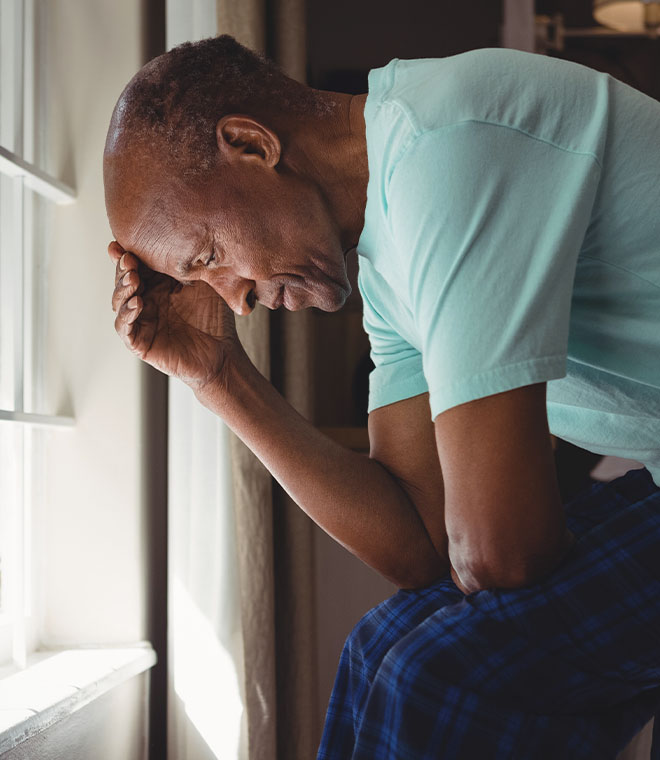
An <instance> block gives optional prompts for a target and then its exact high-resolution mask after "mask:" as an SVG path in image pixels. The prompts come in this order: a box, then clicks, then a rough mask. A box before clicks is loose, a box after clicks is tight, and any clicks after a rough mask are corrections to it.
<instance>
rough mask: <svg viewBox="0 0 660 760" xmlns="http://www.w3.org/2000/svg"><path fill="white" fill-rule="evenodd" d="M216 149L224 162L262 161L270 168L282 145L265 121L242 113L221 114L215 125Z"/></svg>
mask: <svg viewBox="0 0 660 760" xmlns="http://www.w3.org/2000/svg"><path fill="white" fill-rule="evenodd" d="M215 136H216V141H217V144H218V150H219V151H220V155H221V156H222V158H223V159H224V160H225V161H227V162H228V163H233V162H235V161H245V160H248V161H264V162H265V163H266V165H267V166H269V167H273V166H276V165H277V164H278V163H279V160H280V156H281V154H282V144H281V143H280V139H279V137H278V136H277V135H276V134H275V132H273V130H272V129H269V128H268V127H267V126H265V124H262V123H261V122H260V121H257V120H256V119H254V118H253V117H252V116H247V115H245V114H235V113H234V114H228V115H227V116H223V117H222V118H221V119H220V121H219V122H218V123H217V125H216V128H215Z"/></svg>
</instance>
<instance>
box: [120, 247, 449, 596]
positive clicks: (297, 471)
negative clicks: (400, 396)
mask: <svg viewBox="0 0 660 760" xmlns="http://www.w3.org/2000/svg"><path fill="white" fill-rule="evenodd" d="M108 253H109V255H110V257H111V259H112V260H113V261H114V262H115V265H116V268H115V290H114V293H113V297H112V306H113V310H114V311H115V312H116V319H115V328H116V330H117V332H118V334H119V335H120V337H121V338H122V340H123V341H124V343H125V345H126V346H127V347H128V348H129V349H130V350H131V351H132V352H133V353H134V354H135V355H137V356H139V357H140V358H141V359H142V360H143V361H146V362H148V363H149V364H151V365H152V366H154V367H156V368H157V369H159V370H161V371H162V372H165V373H167V374H168V375H173V376H175V377H179V378H180V379H182V380H183V381H184V382H186V383H187V384H188V385H189V386H190V387H191V388H192V389H193V391H194V392H195V394H196V395H197V397H198V399H199V400H200V401H201V402H202V403H203V404H204V405H205V406H207V407H208V408H209V409H211V410H212V411H213V412H215V413H216V414H218V415H219V416H220V417H222V418H223V419H224V420H225V422H227V424H228V425H229V426H230V427H231V428H232V429H233V430H234V432H235V433H236V434H237V435H238V436H239V437H240V438H241V439H242V440H243V441H244V442H245V443H246V444H247V446H248V447H249V448H250V449H252V451H253V452H254V453H255V454H256V456H257V457H258V458H259V459H260V460H261V461H262V462H263V463H264V465H265V466H266V467H267V468H268V469H269V470H270V472H271V473H272V474H273V475H274V476H275V478H277V480H278V481H279V482H280V483H281V484H282V486H283V487H284V488H285V489H286V490H287V492H288V493H289V494H290V495H291V496H292V498H293V499H294V500H295V501H296V502H297V503H298V505H299V506H300V507H301V508H302V509H303V510H304V511H305V512H306V513H307V514H308V515H309V516H310V517H311V518H312V519H313V520H314V521H315V522H317V523H318V524H319V525H320V526H321V527H322V528H323V529H324V530H326V531H327V532H328V533H329V534H330V535H331V536H333V537H334V538H335V539H336V540H337V541H338V542H339V543H341V544H342V545H343V546H345V547H346V548H347V549H349V551H351V552H352V553H353V554H355V555H356V556H357V557H359V558H360V559H362V560H363V561H364V562H366V563H367V564H369V565H371V566H372V567H373V568H374V569H376V570H377V571H379V572H380V573H382V574H383V575H384V576H385V577H387V578H389V579H390V580H391V581H393V582H394V583H395V584H396V585H398V586H401V587H404V588H413V587H418V586H425V585H427V584H429V583H431V582H432V581H433V580H435V579H436V578H438V577H440V576H441V575H444V574H446V573H447V572H448V570H449V562H448V558H447V556H446V553H444V554H438V552H437V551H436V549H435V547H434V546H433V543H432V542H431V540H430V539H429V536H428V534H427V532H426V529H425V527H424V523H423V522H422V520H421V518H420V516H419V514H418V513H417V511H416V509H415V506H414V504H413V502H412V501H411V499H410V496H409V491H407V490H406V488H404V487H402V486H401V485H400V484H399V482H398V480H397V478H396V476H395V475H393V474H391V473H390V472H389V471H388V470H387V468H386V467H385V466H383V465H382V464H380V463H379V462H378V461H376V460H375V459H372V458H368V457H365V456H364V455H362V454H357V453H355V452H353V451H350V450H348V449H345V448H343V447H342V446H340V445H339V444H337V443H335V442H334V441H332V440H330V439H329V438H327V437H326V436H324V435H323V434H322V433H321V432H319V431H318V430H316V429H315V428H314V427H313V426H312V425H311V424H310V423H309V422H308V421H307V420H305V419H304V418H303V417H302V416H300V415H299V414H298V413H297V412H296V411H295V409H294V408H293V407H292V406H291V405H290V404H289V403H288V402H287V401H285V400H284V399H283V398H282V396H281V395H280V394H279V393H278V392H277V391H276V390H275V389H274V388H273V386H272V385H271V384H270V383H269V382H268V381H267V380H266V379H265V378H264V377H263V375H261V374H260V373H259V372H258V370H257V369H256V368H255V367H254V365H253V364H252V362H251V361H250V359H249V358H248V356H247V354H246V353H245V351H244V350H243V347H242V346H241V345H240V342H239V341H238V338H237V336H236V328H235V325H234V315H233V313H232V312H231V310H230V309H229V307H228V306H227V305H226V304H225V303H224V301H222V299H220V298H218V296H217V294H216V293H215V292H214V291H213V290H212V289H211V288H210V287H209V286H208V285H206V284H205V283H203V282H197V283H195V284H194V285H191V286H189V287H185V288H184V287H182V286H181V285H180V284H179V283H178V282H177V281H176V280H173V279H172V278H170V277H168V276H167V275H163V274H159V273H157V272H153V271H151V270H148V269H147V268H146V267H144V266H143V265H142V266H141V265H140V262H139V261H138V260H137V258H136V257H135V256H134V255H133V254H131V253H128V252H125V251H124V249H123V248H122V247H121V246H120V245H118V244H117V243H116V242H113V243H111V244H110V246H109V247H108ZM418 413H419V412H418ZM426 421H427V426H426V429H427V433H426V436H425V440H426V441H427V446H428V442H429V435H428V422H429V420H428V404H427V409H426ZM381 448H382V446H381ZM434 456H435V457H436V459H437V455H434Z"/></svg>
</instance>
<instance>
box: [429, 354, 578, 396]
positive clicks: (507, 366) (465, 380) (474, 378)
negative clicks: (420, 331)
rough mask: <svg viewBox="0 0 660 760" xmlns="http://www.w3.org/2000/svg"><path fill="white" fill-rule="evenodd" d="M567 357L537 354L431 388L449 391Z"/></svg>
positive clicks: (435, 393) (437, 391) (563, 355)
mask: <svg viewBox="0 0 660 760" xmlns="http://www.w3.org/2000/svg"><path fill="white" fill-rule="evenodd" d="M422 356H423V354H422ZM566 358H567V357H566V354H564V353H560V354H544V355H543V356H535V357H532V358H531V359H525V360H524V361H520V362H511V363H509V364H498V365H497V366H495V367H490V369H487V370H484V371H483V372H477V373H476V374H474V375H469V376H468V377H463V378H461V379H460V380H456V381H454V382H453V383H450V384H449V385H442V386H441V388H440V389H438V390H436V391H433V390H431V393H433V394H434V395H437V394H438V393H441V392H443V391H444V392H448V391H451V390H453V389H454V388H458V387H461V386H463V385H466V384H467V383H470V382H472V381H477V380H480V379H481V378H484V377H488V376H489V375H493V374H495V373H497V372H501V371H503V370H510V369H515V368H521V367H526V366H528V365H533V364H541V363H544V362H545V363H550V362H553V361H557V360H559V361H562V362H563V361H565V359H566ZM427 382H428V383H429V388H430V386H431V383H430V382H429V381H428V378H427ZM539 382H540V381H539Z"/></svg>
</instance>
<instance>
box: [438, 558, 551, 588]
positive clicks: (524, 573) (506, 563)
mask: <svg viewBox="0 0 660 760" xmlns="http://www.w3.org/2000/svg"><path fill="white" fill-rule="evenodd" d="M559 559H560V557H559V556H553V557H548V556H543V557H539V556H521V555H513V554H508V555H507V556H502V557H488V558H476V559H466V560H461V559H460V558H459V559H456V561H454V560H452V565H453V567H454V570H455V572H456V575H457V576H458V578H459V579H460V586H462V588H463V590H464V591H465V592H466V593H470V594H471V593H474V592H475V591H484V590H486V589H494V588H499V589H516V588H524V587H525V586H532V585H534V584H535V583H539V582H541V581H543V580H544V579H545V578H547V576H548V575H549V574H550V572H551V571H552V570H553V569H554V567H555V566H556V565H557V563H558V561H559ZM457 585H458V584H457Z"/></svg>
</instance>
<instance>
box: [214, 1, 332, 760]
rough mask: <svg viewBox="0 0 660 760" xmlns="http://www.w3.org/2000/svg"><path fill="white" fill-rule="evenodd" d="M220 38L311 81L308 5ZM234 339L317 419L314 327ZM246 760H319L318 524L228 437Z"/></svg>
mask: <svg viewBox="0 0 660 760" xmlns="http://www.w3.org/2000/svg"><path fill="white" fill-rule="evenodd" d="M217 13H218V32H219V33H220V34H231V35H232V36H234V37H235V38H236V39H237V40H238V41H239V42H241V43H242V44H244V45H246V46H247V47H250V48H251V49H253V50H258V51H260V52H265V53H266V54H267V55H268V56H269V57H270V58H271V59H273V60H275V61H276V62H277V63H278V64H279V65H280V66H281V67H282V68H283V69H284V71H285V72H286V73H287V74H288V75H289V76H291V77H292V78H294V79H297V80H299V81H303V82H304V81H305V68H306V45H305V37H306V34H305V3H304V0H270V1H269V2H266V1H265V0H217ZM237 323H238V334H239V337H240V339H241V341H242V343H243V345H244V346H245V348H246V350H247V352H248V354H249V356H250V357H251V359H252V361H253V362H254V363H255V365H256V366H257V368H258V369H259V371H260V372H261V373H262V374H263V375H264V376H265V377H267V378H269V379H270V380H271V381H272V382H273V384H274V385H275V386H276V387H277V388H278V389H279V390H280V391H281V392H282V393H283V394H284V396H285V397H286V398H287V399H288V400H289V401H290V402H291V403H292V404H293V405H294V406H295V407H296V409H298V411H299V412H300V413H301V414H303V415H305V416H306V417H307V418H308V419H311V415H312V410H313V408H314V404H313V401H314V400H313V397H312V395H311V388H312V382H311V366H312V362H311V340H310V335H311V320H310V315H309V314H308V313H306V312H296V313H291V312H284V313H282V314H280V313H279V312H276V313H273V314H271V313H270V312H269V311H268V309H266V308H264V307H261V306H259V305H258V306H257V308H256V309H255V311H254V312H253V313H252V314H251V315H250V316H249V317H245V318H238V319H237ZM231 446H232V457H233V476H234V478H233V479H234V497H235V503H236V516H237V532H238V552H239V572H240V585H241V611H242V625H243V644H244V652H245V656H244V661H245V701H246V713H247V734H248V751H249V758H250V760H273V759H274V758H277V759H278V760H301V759H302V758H313V757H314V756H315V753H316V749H317V744H318V726H317V725H316V723H317V721H316V713H315V708H316V704H317V698H316V675H315V674H316V653H315V649H314V643H315V641H316V635H315V630H314V619H315V616H314V606H313V586H314V576H313V533H312V530H313V524H312V523H311V521H310V520H309V518H307V516H306V515H305V514H304V513H303V512H302V511H301V510H300V509H299V508H298V507H297V506H296V504H295V503H293V502H292V501H291V499H290V498H289V497H288V496H287V495H286V493H285V492H284V491H283V490H282V489H281V488H280V487H279V486H278V485H277V483H275V482H274V481H273V480H272V478H271V477H270V475H269V473H268V472H267V471H266V470H265V468H264V467H263V466H262V465H261V464H260V462H259V461H258V460H257V459H256V458H255V457H254V456H253V455H252V453H251V452H250V451H249V450H248V449H247V447H246V446H245V445H244V444H243V443H242V442H241V441H240V440H239V439H238V438H236V437H235V436H233V435H232V441H231Z"/></svg>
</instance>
